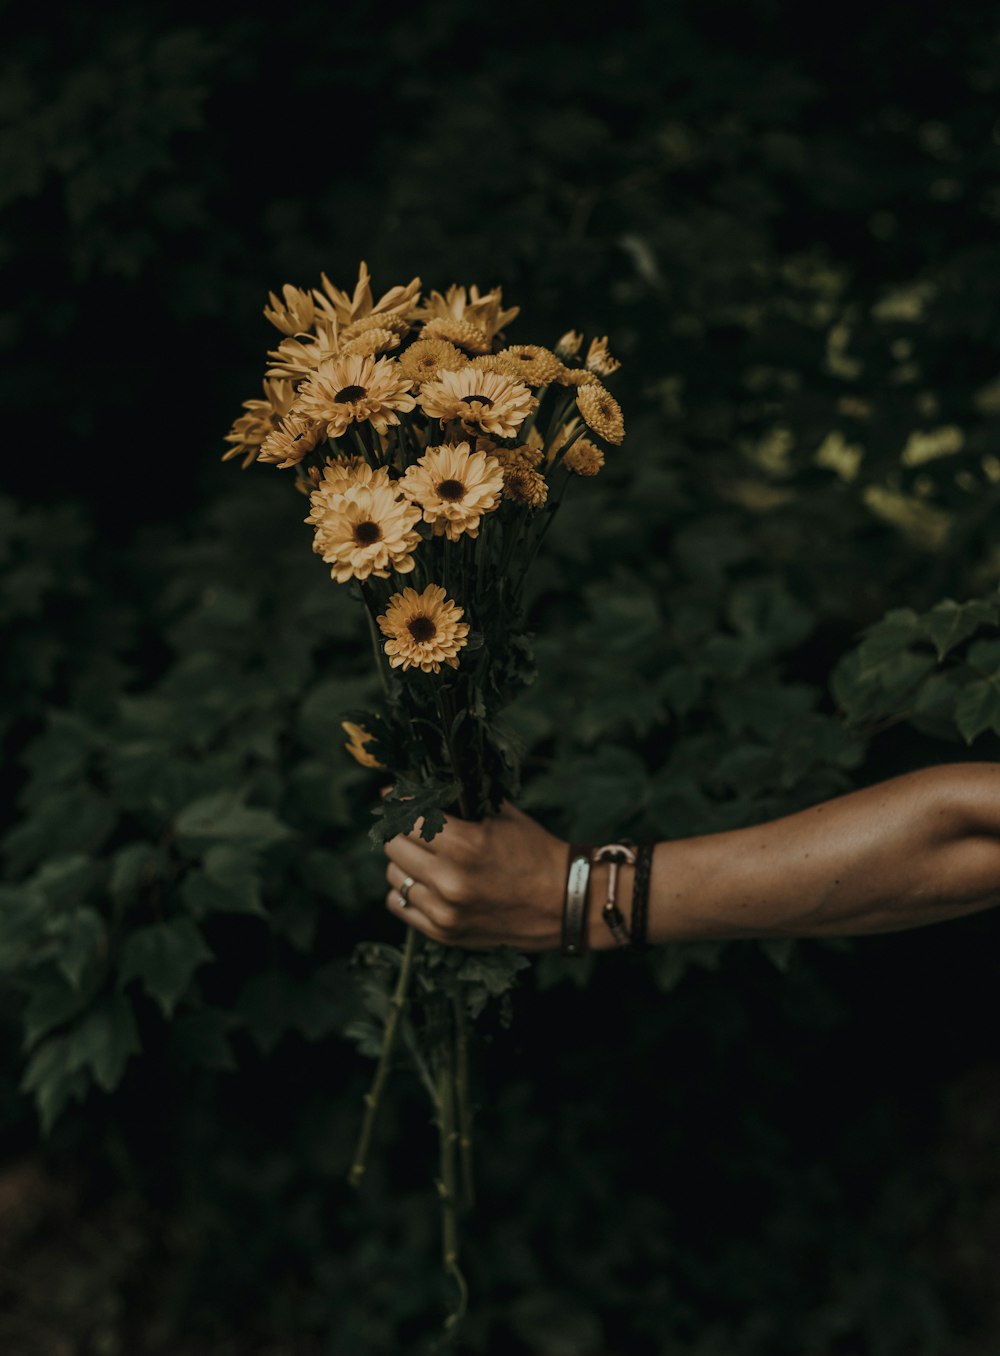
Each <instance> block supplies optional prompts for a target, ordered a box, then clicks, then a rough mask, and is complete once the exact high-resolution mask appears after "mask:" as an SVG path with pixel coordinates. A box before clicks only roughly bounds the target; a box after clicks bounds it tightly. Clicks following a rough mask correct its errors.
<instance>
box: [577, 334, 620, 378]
mask: <svg viewBox="0 0 1000 1356" xmlns="http://www.w3.org/2000/svg"><path fill="white" fill-rule="evenodd" d="M584 366H585V367H586V369H587V371H588V372H596V373H597V374H598V375H599V376H602V377H610V376H611V374H612V372H617V371H618V369H619V367H621V363H620V362H619V361H618V359H617V358H613V357H612V356H611V354H610V353H609V352H608V336H607V335H604V336H603V338H601V339H591V341H590V348H588V349H587V361H586V363H585V364H584Z"/></svg>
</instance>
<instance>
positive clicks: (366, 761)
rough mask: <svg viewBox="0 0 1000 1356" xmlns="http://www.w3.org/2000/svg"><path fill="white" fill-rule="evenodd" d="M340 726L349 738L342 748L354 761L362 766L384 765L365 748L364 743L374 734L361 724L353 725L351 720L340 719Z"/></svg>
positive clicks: (371, 738)
mask: <svg viewBox="0 0 1000 1356" xmlns="http://www.w3.org/2000/svg"><path fill="white" fill-rule="evenodd" d="M340 728H341V729H342V730H343V731H344V733H345V734H346V735H347V737H348V739H349V740H350V743H348V744H345V745H344V748H345V749H346V750H347V752H348V753H349V754H350V755H351V757H352V758H353V759H354V761H355V762H356V763H360V764H361V766H362V767H381V768H384V767H385V763H380V762H379V760H378V759H377V758H376V757H375V755H374V754H373V753H369V752H368V750H367V749H366V748H365V745H366V744H368V743H369V742H370V741H371V740H373V739H374V738H375V736H374V735H373V734H370V733H369V732H368V731H367V730H366V729H365V727H364V726H363V725H355V723H354V721H353V720H342V721H341V722H340Z"/></svg>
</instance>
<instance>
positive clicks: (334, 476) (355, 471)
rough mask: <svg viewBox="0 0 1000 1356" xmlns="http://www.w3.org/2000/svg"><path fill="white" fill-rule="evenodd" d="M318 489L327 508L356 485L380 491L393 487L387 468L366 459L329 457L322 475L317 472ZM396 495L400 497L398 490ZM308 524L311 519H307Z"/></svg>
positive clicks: (316, 488)
mask: <svg viewBox="0 0 1000 1356" xmlns="http://www.w3.org/2000/svg"><path fill="white" fill-rule="evenodd" d="M315 477H316V487H315V491H314V493H316V494H318V495H320V496H321V497H322V501H323V503H324V504H325V505H327V506H332V505H333V503H334V500H336V499H338V498H339V497H341V496H342V495H344V494H346V493H347V491H348V490H349V489H351V488H352V487H353V486H355V485H367V486H368V488H369V489H373V490H374V489H379V488H383V487H385V486H388V485H391V484H392V481H391V480H390V479H389V472H388V469H387V468H386V467H385V466H370V465H369V464H368V462H366V461H365V459H364V457H337V458H336V459H334V458H332V457H328V458H327V460H326V465H325V466H324V467H323V471H322V474H321V473H320V472H319V471H318V470H317V471H316V472H315ZM394 493H396V494H397V495H398V493H399V490H398V488H396V489H395V490H394ZM306 521H307V522H308V521H309V519H308V518H307V519H306Z"/></svg>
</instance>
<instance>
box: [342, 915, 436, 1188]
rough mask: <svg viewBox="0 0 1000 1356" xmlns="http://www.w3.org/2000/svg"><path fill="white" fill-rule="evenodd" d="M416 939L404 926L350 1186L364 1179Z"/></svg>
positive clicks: (349, 1176) (405, 995) (351, 1171)
mask: <svg viewBox="0 0 1000 1356" xmlns="http://www.w3.org/2000/svg"><path fill="white" fill-rule="evenodd" d="M418 936H419V933H418V932H417V930H416V928H411V927H408V928H407V929H406V944H405V946H404V947H403V959H402V962H401V963H400V967H399V975H398V977H397V979H396V988H395V991H394V992H393V995H392V998H391V999H390V1001H389V1012H388V1015H387V1017H386V1021H385V1031H384V1033H383V1035H382V1049H381V1050H380V1051H379V1056H378V1064H377V1065H376V1068H375V1077H374V1078H373V1079H372V1085H371V1087H370V1088H369V1089H368V1091H367V1092H366V1093H365V1097H364V1104H365V1114H364V1117H363V1118H362V1121H361V1129H360V1131H359V1133H358V1143H357V1147H356V1148H355V1150H354V1161H353V1163H352V1164H351V1170H350V1172H349V1173H348V1175H347V1180H348V1182H349V1183H350V1184H351V1186H354V1187H356V1186H358V1185H360V1182H361V1178H362V1177H363V1176H364V1171H365V1166H366V1164H367V1162H368V1150H369V1148H370V1146H371V1139H372V1130H373V1128H374V1125H375V1116H376V1113H377V1112H378V1106H379V1101H380V1100H381V1097H382V1089H383V1087H384V1086H385V1080H386V1078H387V1077H388V1075H389V1064H390V1061H391V1060H392V1050H393V1046H394V1045H395V1043H396V1030H397V1028H398V1026H399V1018H400V1014H401V1013H402V1011H403V1008H404V1007H405V1006H406V999H407V994H408V992H409V987H410V976H411V974H412V973H413V958H414V956H415V955H416V950H417V938H418Z"/></svg>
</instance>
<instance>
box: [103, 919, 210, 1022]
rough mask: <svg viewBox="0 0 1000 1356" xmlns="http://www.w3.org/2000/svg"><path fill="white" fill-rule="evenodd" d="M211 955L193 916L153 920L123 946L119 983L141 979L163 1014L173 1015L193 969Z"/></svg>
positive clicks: (133, 934) (121, 984) (189, 981)
mask: <svg viewBox="0 0 1000 1356" xmlns="http://www.w3.org/2000/svg"><path fill="white" fill-rule="evenodd" d="M212 958H213V957H212V952H211V951H210V950H209V948H208V946H207V945H206V943H205V939H204V937H202V935H201V932H200V931H199V929H198V928H197V927H196V926H195V924H194V923H193V922H192V921H191V919H190V918H173V919H170V920H169V921H168V922H164V923H151V924H150V925H149V926H148V927H143V928H139V929H138V930H137V931H135V932H133V933H132V934H131V935H130V937H129V938H128V940H127V941H126V943H125V945H124V947H123V948H122V957H121V964H120V966H119V971H118V983H119V985H120V986H124V985H126V984H128V983H129V982H130V981H131V980H133V979H138V980H140V981H141V983H142V985H143V987H144V988H145V990H146V992H147V993H148V994H149V995H150V996H151V997H152V998H154V999H155V1000H156V1002H157V1003H158V1004H159V1006H160V1008H161V1010H162V1012H163V1015H164V1017H170V1015H171V1014H172V1013H173V1010H174V1008H175V1007H176V1006H177V1003H178V1002H179V1001H180V999H181V998H183V996H184V994H185V993H187V991H188V988H189V986H190V984H191V979H192V977H193V975H194V972H195V971H196V970H197V969H198V967H199V966H200V965H204V964H205V962H206V961H210V960H212Z"/></svg>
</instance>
